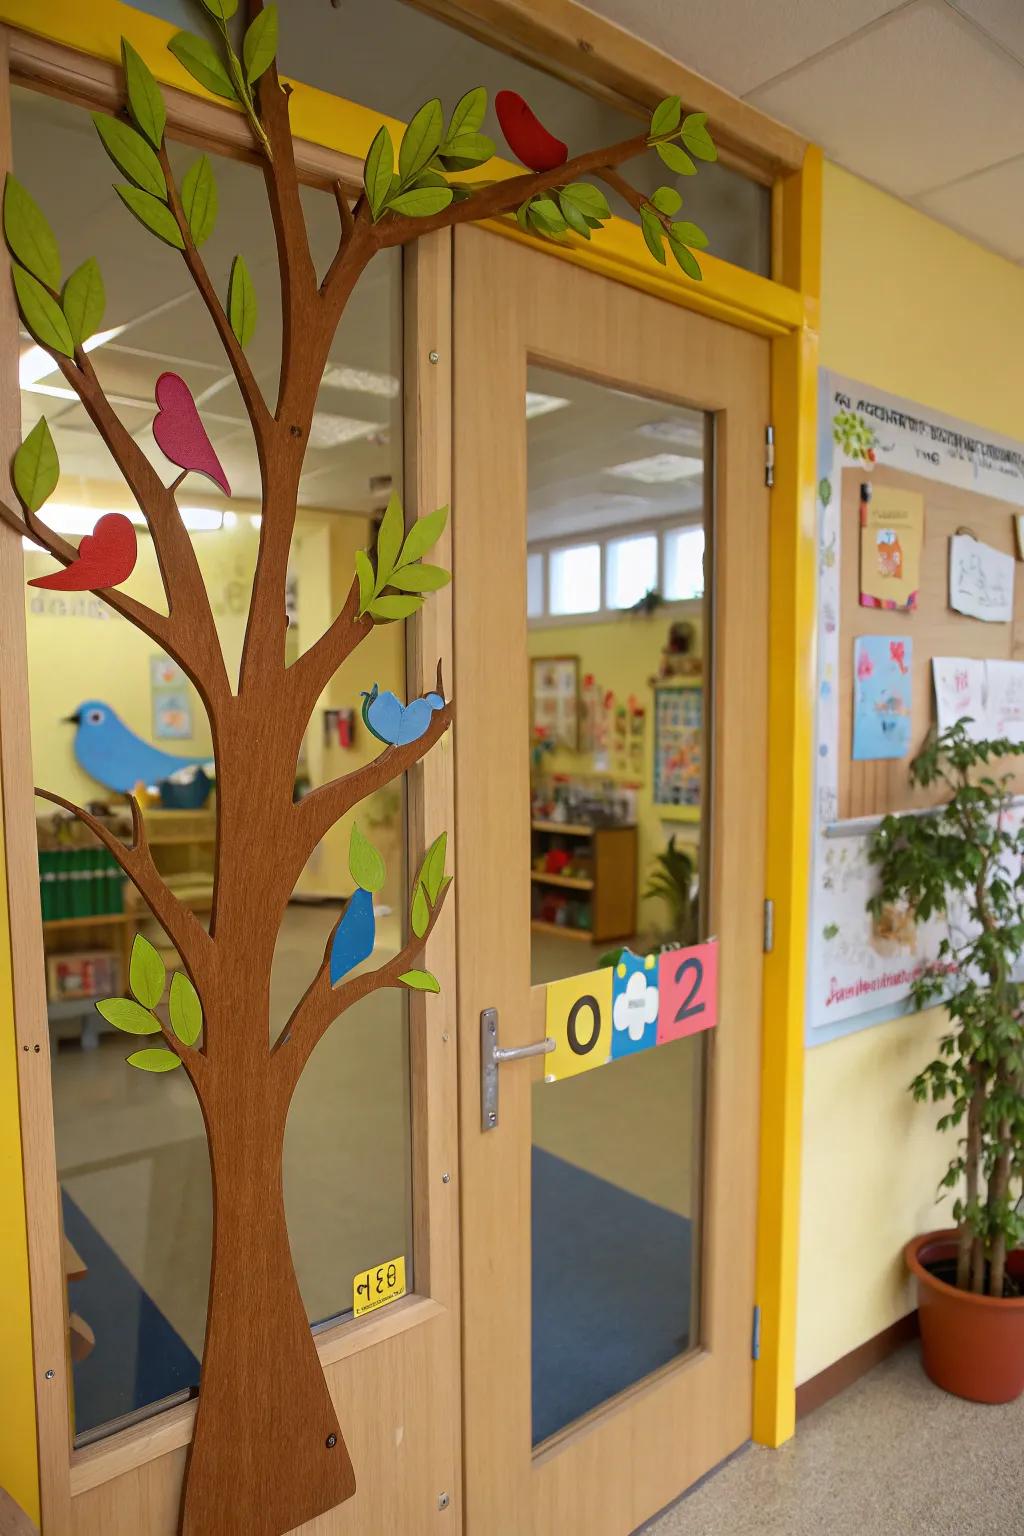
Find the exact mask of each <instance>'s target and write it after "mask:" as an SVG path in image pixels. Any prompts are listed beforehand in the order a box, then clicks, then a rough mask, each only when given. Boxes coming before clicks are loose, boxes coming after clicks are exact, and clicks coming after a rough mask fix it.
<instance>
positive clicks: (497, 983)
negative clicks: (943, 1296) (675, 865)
mask: <svg viewBox="0 0 1024 1536" xmlns="http://www.w3.org/2000/svg"><path fill="white" fill-rule="evenodd" d="M455 295H456V298H455V419H454V442H455V445H456V451H455V455H454V512H453V529H454V563H455V572H456V585H455V592H456V598H455V686H454V693H455V697H456V699H457V708H458V727H457V730H456V733H455V771H456V828H457V867H458V880H459V886H458V953H459V1027H460V1077H461V1095H460V1102H461V1138H462V1140H461V1146H462V1155H461V1179H462V1191H461V1194H462V1206H461V1212H462V1245H463V1246H462V1253H463V1344H464V1423H465V1441H464V1467H465V1499H466V1503H465V1509H466V1516H465V1518H466V1530H467V1532H468V1533H469V1536H522V1533H524V1532H526V1531H529V1532H531V1533H532V1536H556V1533H565V1532H567V1531H587V1532H588V1533H591V1536H627V1533H628V1532H632V1531H634V1530H635V1529H636V1528H637V1527H638V1526H639V1525H640V1524H641V1523H642V1522H643V1521H644V1520H646V1519H647V1518H649V1517H650V1516H651V1515H652V1514H654V1513H655V1512H656V1511H657V1510H658V1509H660V1508H661V1507H663V1506H664V1505H665V1504H667V1503H669V1502H670V1501H671V1500H672V1499H674V1498H675V1497H676V1496H677V1495H679V1494H680V1493H681V1492H682V1491H683V1490H684V1489H685V1488H686V1487H687V1486H689V1485H690V1484H691V1483H693V1481H694V1480H695V1479H696V1478H698V1477H700V1476H701V1475H702V1474H703V1473H705V1472H706V1471H708V1470H709V1469H710V1468H711V1467H713V1466H715V1465H716V1464H717V1463H718V1462H719V1461H721V1460H722V1459H723V1458H724V1457H725V1456H726V1455H728V1454H729V1453H730V1452H731V1451H733V1450H734V1449H735V1448H736V1447H737V1446H739V1445H741V1444H742V1443H743V1442H744V1441H745V1440H746V1439H747V1438H748V1437H749V1434H750V1430H751V1388H752V1364H751V1353H752V1348H751V1339H752V1319H753V1303H754V1256H755V1241H756V1231H755V1219H756V1187H757V1138H758V1082H759V1072H760V1039H761V946H762V913H763V905H762V903H763V897H764V885H763V869H764V841H765V793H764V784H765V761H766V727H767V692H766V679H767V591H768V570H767V559H768V496H767V492H766V490H765V487H764V469H763V449H762V444H763V437H764V428H765V423H766V421H767V420H768V400H769V348H768V343H767V342H766V341H764V340H762V339H759V338H757V337H754V336H751V335H749V334H747V333H744V332H741V331H739V330H737V329H734V328H731V327H729V326H727V325H725V324H721V323H718V322H716V321H713V320H710V319H706V318H703V317H701V316H698V315H696V314H693V313H690V312H688V311H687V310H686V309H684V308H682V307H675V306H673V305H670V304H668V303H665V302H663V301H660V300H656V299H653V298H650V297H646V296H644V295H642V294H640V293H638V292H635V291H633V290H630V289H627V288H625V287H622V286H619V285H617V284H615V283H613V282H610V281H608V280H606V279H604V278H602V277H599V276H596V275H593V274H591V273H588V272H584V271H582V270H580V269H579V268H578V267H576V266H575V265H573V264H571V263H570V262H567V261H564V260H559V259H557V258H555V257H553V256H551V255H548V254H545V253H542V252H538V251H536V250H535V249H532V248H529V247H527V246H526V245H524V244H520V243H514V242H512V241H510V240H506V239H500V238H497V237H495V236H494V235H490V234H487V233H484V232H481V231H477V230H467V231H464V232H463V231H460V232H459V233H458V236H457V239H456V245H455ZM531 365H532V366H538V365H540V366H543V367H544V368H545V369H548V370H554V371H561V372H562V373H564V375H566V376H567V377H569V378H576V379H580V378H582V379H585V380H589V381H596V382H598V383H600V384H601V385H603V386H607V387H608V388H609V389H613V390H618V391H629V392H633V393H635V394H638V395H642V396H646V397H648V398H649V399H650V400H651V401H653V402H661V403H662V404H664V402H679V403H680V404H681V405H685V406H688V407H690V408H691V409H696V410H697V411H699V412H702V413H706V415H705V417H704V420H705V421H706V423H707V425H708V436H709V441H711V440H713V445H714V467H713V474H712V473H711V469H710V464H709V462H708V460H707V459H706V460H705V471H706V473H707V476H708V486H709V488H710V493H711V494H710V501H711V502H712V503H713V518H712V528H711V529H709V533H713V541H712V543H711V544H710V546H709V549H710V554H709V557H708V558H707V559H706V571H707V589H708V590H707V594H706V597H705V602H704V615H705V629H706V641H705V643H706V646H707V649H708V651H709V653H710V656H711V661H712V667H711V670H710V671H708V670H707V669H706V670H705V676H704V684H705V692H706V700H707V707H708V709H707V715H708V718H709V720H710V728H709V740H708V745H709V748H710V753H709V757H710V770H709V772H708V774H707V776H706V779H705V783H704V786H703V797H704V803H705V810H704V812H703V830H702V851H701V862H702V865H703V868H704V889H705V895H706V905H705V910H704V915H703V919H702V921H703V930H704V931H703V936H704V937H709V936H711V935H715V936H717V938H718V940H719V945H718V954H719V972H720V981H719V1024H718V1028H717V1029H716V1030H715V1031H713V1032H709V1033H708V1034H706V1035H705V1036H704V1037H703V1039H704V1041H705V1044H704V1046H703V1057H702V1060H701V1066H700V1071H701V1075H702V1087H703V1097H702V1110H701V1112H700V1113H699V1114H698V1115H697V1117H696V1123H695V1125H694V1134H695V1136H696V1138H697V1147H696V1151H695V1154H694V1155H695V1165H696V1166H695V1178H696V1182H697V1184H698V1185H699V1186H700V1189H701V1197H700V1204H701V1220H700V1222H699V1239H695V1242H696V1246H697V1250H698V1258H697V1260H696V1261H695V1262H696V1271H695V1274H696V1276H697V1279H696V1281H695V1282H694V1288H693V1291H692V1294H696V1286H697V1284H699V1303H697V1304H696V1305H695V1310H694V1314H693V1315H694V1317H695V1318H696V1322H695V1324H694V1326H693V1328H692V1329H691V1335H692V1337H691V1342H690V1344H689V1347H687V1348H686V1349H685V1350H681V1351H680V1352H679V1354H678V1357H677V1358H675V1359H673V1360H671V1361H668V1362H666V1363H665V1364H663V1365H662V1366H661V1367H660V1368H659V1369H657V1370H656V1371H655V1372H653V1373H650V1374H647V1375H646V1376H642V1377H640V1378H639V1379H637V1380H636V1381H635V1382H633V1383H632V1384H631V1385H629V1386H628V1387H627V1388H626V1389H624V1390H622V1391H620V1392H619V1393H617V1394H616V1395H613V1396H612V1397H611V1398H610V1399H606V1400H604V1401H602V1402H601V1403H599V1404H595V1406H594V1407H593V1409H592V1410H591V1411H590V1412H589V1413H587V1414H585V1415H583V1416H581V1417H578V1418H576V1419H575V1420H574V1421H572V1422H569V1423H565V1424H564V1425H562V1427H561V1428H560V1429H559V1430H558V1432H557V1433H555V1434H553V1435H552V1436H550V1437H548V1438H546V1439H544V1440H542V1441H541V1443H540V1444H539V1445H538V1444H535V1442H536V1440H537V1435H536V1432H535V1423H536V1420H535V1418H534V1417H533V1416H532V1415H531V1306H532V1304H533V1302H534V1301H535V1298H532V1295H531V1258H533V1259H534V1260H536V1259H537V1254H536V1253H531V1189H532V1188H533V1189H534V1190H535V1189H536V1185H533V1186H531V1120H532V1112H531V1104H532V1092H533V1089H534V1085H537V1084H539V1083H541V1082H542V1081H543V1066H542V1064H541V1060H540V1059H538V1060H524V1061H516V1062H509V1063H506V1064H503V1065H501V1066H500V1067H499V1069H498V1071H499V1092H500V1109H499V1115H498V1123H497V1125H496V1126H495V1127H494V1129H492V1130H483V1129H482V1128H481V1110H480V1029H481V1026H480V1015H481V1011H482V1010H484V1009H488V1008H495V1009H497V1010H498V1016H499V1021H500V1043H501V1045H502V1046H519V1045H525V1044H528V1043H530V1042H532V1041H536V1040H539V1039H541V1038H542V1037H543V1036H544V1034H545V998H544V993H545V988H544V987H543V986H534V987H532V990H531V951H530V944H531V937H530V857H531V855H530V838H529V835H528V830H527V829H528V827H529V825H530V814H531V813H530V782H529V764H528V752H527V743H528V739H529V735H528V733H529V701H528V680H527V679H528V663H527V645H528V631H527V617H526V613H527V583H526V554H527V500H528V486H527V434H526V424H525V421H524V391H525V390H526V388H527V371H528V366H531ZM570 392H571V391H570V390H567V391H566V393H570ZM567 414H568V413H567ZM641 430H643V429H641ZM656 447H657V444H651V443H648V444H647V447H646V452H648V453H651V452H652V451H653V450H654V448H656ZM617 622H619V623H622V624H627V625H628V624H631V623H633V622H634V620H633V618H632V617H631V616H630V617H628V618H623V619H619V620H618V621H617ZM636 622H637V623H644V622H660V623H661V625H662V628H663V629H665V628H667V624H666V623H665V621H664V620H660V621H659V620H658V619H657V617H655V619H654V620H652V621H647V620H644V619H643V618H642V617H638V618H637V619H636ZM619 633H621V634H622V636H626V635H627V634H628V630H626V629H623V630H622V631H621V632H619ZM645 682H646V679H645ZM647 769H648V771H649V769H650V757H649V756H648V762H647ZM578 947H579V948H580V949H581V950H582V946H578ZM589 963H590V964H593V963H594V962H592V961H591V962H589ZM587 968H588V962H587V961H585V960H584V959H582V957H581V961H580V963H579V965H578V967H576V969H578V970H580V971H583V970H586V969H587ZM676 1043H678V1042H676ZM659 1054H660V1053H659V1052H658V1051H652V1052H650V1057H651V1059H652V1060H653V1059H656V1058H658V1056H659ZM625 1066H626V1063H625V1062H614V1061H613V1062H610V1063H609V1065H608V1066H606V1067H604V1068H602V1070H601V1072H600V1073H597V1074H588V1075H589V1076H594V1077H598V1078H605V1079H606V1081H607V1082H609V1083H610V1082H611V1081H612V1079H611V1078H610V1077H608V1074H612V1073H616V1072H619V1071H621V1070H622V1069H623V1068H624V1067H625ZM568 1087H569V1084H563V1083H558V1084H556V1085H555V1086H554V1087H551V1088H548V1087H547V1086H544V1087H543V1088H541V1090H540V1091H541V1092H544V1093H560V1092H561V1091H562V1090H563V1088H568ZM683 1113H685V1107H684V1106H680V1114H681V1115H682V1114H683ZM612 1150H614V1148H613V1149H612ZM644 1294H645V1291H644V1277H643V1276H642V1275H638V1276H636V1284H635V1305H636V1308H637V1309H639V1310H640V1311H642V1309H643V1308H644V1306H645V1301H644Z"/></svg>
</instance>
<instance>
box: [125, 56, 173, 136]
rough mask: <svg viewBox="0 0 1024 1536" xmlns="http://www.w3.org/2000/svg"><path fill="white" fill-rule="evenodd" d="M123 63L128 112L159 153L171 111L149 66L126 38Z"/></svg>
mask: <svg viewBox="0 0 1024 1536" xmlns="http://www.w3.org/2000/svg"><path fill="white" fill-rule="evenodd" d="M121 63H122V64H123V66H124V83H125V89H126V90H127V92H128V109H129V111H130V112H131V114H132V117H133V118H134V119H135V124H136V127H137V128H139V129H140V131H141V132H142V133H144V134H145V135H146V138H147V139H148V140H149V142H150V143H151V144H152V146H153V148H154V149H159V148H160V145H161V144H162V143H163V137H164V128H165V127H166V126H167V108H166V107H165V106H164V98H163V96H162V95H161V92H160V87H159V86H158V85H157V83H156V80H155V79H154V78H153V73H152V71H151V70H150V67H149V65H148V64H147V63H146V61H145V59H144V58H143V57H142V55H141V54H139V53H137V52H136V51H135V49H134V48H133V47H132V45H131V43H130V42H129V41H128V39H127V38H126V37H122V39H121Z"/></svg>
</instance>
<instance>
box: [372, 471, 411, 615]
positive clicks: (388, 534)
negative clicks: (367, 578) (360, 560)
mask: <svg viewBox="0 0 1024 1536" xmlns="http://www.w3.org/2000/svg"><path fill="white" fill-rule="evenodd" d="M404 533H405V513H404V512H403V511H402V503H401V502H400V501H399V499H398V496H397V494H396V493H395V492H394V491H392V493H391V495H390V496H389V497H388V504H387V506H386V507H385V509H384V516H383V517H382V518H381V520H380V529H379V530H378V533H377V582H376V586H375V588H374V590H375V591H377V592H380V591H382V590H383V589H384V587H386V586H387V584H388V580H389V578H390V576H391V572H392V571H393V570H394V568H395V561H396V560H397V559H398V552H399V550H400V549H401V547H402V537H403V535H404Z"/></svg>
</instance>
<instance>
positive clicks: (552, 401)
mask: <svg viewBox="0 0 1024 1536" xmlns="http://www.w3.org/2000/svg"><path fill="white" fill-rule="evenodd" d="M568 404H569V401H568V400H563V399H562V397H561V396H560V395H542V394H539V393H538V392H537V391H536V390H533V389H528V390H527V391H526V419H527V421H533V419H534V417H535V416H549V415H550V414H551V412H552V411H560V410H561V409H562V407H563V406H565V405H568Z"/></svg>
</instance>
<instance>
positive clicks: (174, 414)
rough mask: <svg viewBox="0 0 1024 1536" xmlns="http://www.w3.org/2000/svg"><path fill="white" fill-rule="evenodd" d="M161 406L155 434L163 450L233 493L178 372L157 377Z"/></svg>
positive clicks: (190, 395) (176, 461)
mask: <svg viewBox="0 0 1024 1536" xmlns="http://www.w3.org/2000/svg"><path fill="white" fill-rule="evenodd" d="M156 403H157V405H158V406H159V410H158V411H157V413H156V415H155V416H154V418H153V436H154V437H155V438H156V441H157V446H158V447H159V449H160V451H161V453H163V454H165V455H166V457H167V458H169V459H170V461H171V463H172V464H177V465H178V467H179V468H180V469H186V470H196V471H197V473H199V474H200V475H208V476H209V478H210V479H211V480H212V481H213V483H214V484H215V485H219V486H220V488H221V490H222V491H223V492H224V494H225V496H230V495H231V487H230V485H229V484H228V477H227V475H226V474H225V473H224V470H223V468H222V466H221V462H220V460H219V459H218V457H217V455H216V453H214V451H213V444H212V443H211V442H210V439H209V438H208V437H207V435H206V428H205V427H204V426H203V423H202V421H201V420H200V417H199V412H198V410H197V409H196V402H195V401H194V400H193V398H192V391H191V390H190V389H189V387H188V385H187V384H186V383H185V380H184V379H183V378H181V376H180V375H179V374H177V373H162V374H161V375H160V377H159V378H158V379H157V381H156Z"/></svg>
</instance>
